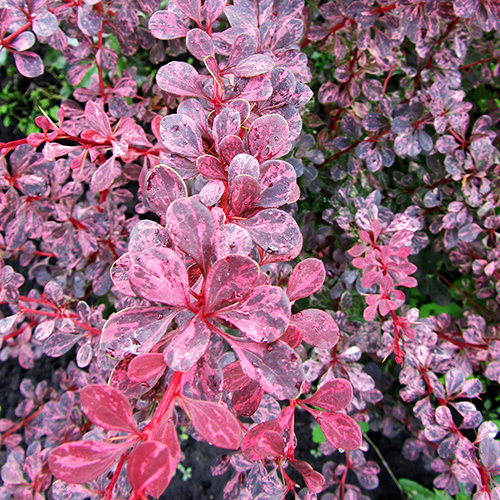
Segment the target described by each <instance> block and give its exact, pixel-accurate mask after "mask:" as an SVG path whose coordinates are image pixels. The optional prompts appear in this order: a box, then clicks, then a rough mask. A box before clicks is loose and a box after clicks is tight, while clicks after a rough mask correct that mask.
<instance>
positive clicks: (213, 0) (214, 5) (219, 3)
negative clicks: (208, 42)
mask: <svg viewBox="0 0 500 500" xmlns="http://www.w3.org/2000/svg"><path fill="white" fill-rule="evenodd" d="M226 3H227V2H226V0H205V3H204V6H205V19H206V22H207V26H212V24H213V23H214V21H216V20H217V18H218V17H219V16H220V15H221V14H222V11H223V10H224V7H225V6H226Z"/></svg>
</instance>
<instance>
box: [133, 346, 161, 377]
mask: <svg viewBox="0 0 500 500" xmlns="http://www.w3.org/2000/svg"><path fill="white" fill-rule="evenodd" d="M166 366H167V365H166V364H165V360H164V359H163V354H158V353H153V352H151V353H147V354H141V355H140V356H137V357H135V358H134V359H133V360H132V361H131V362H130V364H129V365H128V371H127V374H128V376H129V378H130V380H133V381H134V382H147V381H148V380H150V379H152V378H153V377H156V375H158V374H159V373H161V372H163V371H164V370H165V368H166Z"/></svg>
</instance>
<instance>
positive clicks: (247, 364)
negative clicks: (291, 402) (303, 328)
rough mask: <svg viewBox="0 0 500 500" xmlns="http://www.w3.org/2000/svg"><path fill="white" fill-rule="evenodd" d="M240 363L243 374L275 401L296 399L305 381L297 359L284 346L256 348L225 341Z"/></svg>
mask: <svg viewBox="0 0 500 500" xmlns="http://www.w3.org/2000/svg"><path fill="white" fill-rule="evenodd" d="M226 340H227V341H228V343H229V344H230V345H231V347H232V348H233V350H234V352H235V353H236V355H237V356H238V359H239V360H240V363H241V367H242V369H243V371H244V372H245V374H246V375H247V376H248V377H250V378H251V379H252V380H255V381H256V382H258V383H259V385H260V386H261V387H262V389H264V391H266V392H267V393H269V394H270V395H271V396H273V397H275V398H276V399H295V398H296V397H297V396H298V395H299V394H300V390H301V387H302V382H303V381H304V368H303V366H302V362H301V360H300V358H299V356H298V355H297V354H296V353H295V351H294V350H293V349H292V348H291V347H290V346H288V345H287V344H285V343H283V342H281V341H280V340H277V341H276V342H273V343H272V344H257V343H255V342H251V341H247V342H245V341H243V340H236V339H234V338H233V339H229V338H226Z"/></svg>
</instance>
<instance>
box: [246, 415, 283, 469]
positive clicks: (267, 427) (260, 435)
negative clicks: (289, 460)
mask: <svg viewBox="0 0 500 500" xmlns="http://www.w3.org/2000/svg"><path fill="white" fill-rule="evenodd" d="M278 428H279V427H278V423H277V421H275V420H274V421H269V422H265V423H263V424H258V425H256V426H255V427H252V429H250V431H248V432H247V434H246V435H245V438H244V439H243V442H242V443H241V452H242V453H243V456H244V457H245V458H246V459H247V460H252V461H256V460H266V459H270V460H272V459H273V458H278V457H284V456H285V446H284V442H283V436H282V435H281V434H280V433H279V432H277V430H278Z"/></svg>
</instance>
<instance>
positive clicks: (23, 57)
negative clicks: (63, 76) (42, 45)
mask: <svg viewBox="0 0 500 500" xmlns="http://www.w3.org/2000/svg"><path fill="white" fill-rule="evenodd" d="M13 55H14V61H15V63H16V68H17V70H18V71H19V73H21V75H23V76H25V77H26V78H36V77H37V76H40V75H43V62H42V59H41V57H40V56H39V55H38V54H35V53H34V52H13Z"/></svg>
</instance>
